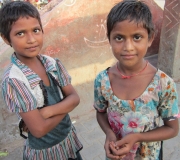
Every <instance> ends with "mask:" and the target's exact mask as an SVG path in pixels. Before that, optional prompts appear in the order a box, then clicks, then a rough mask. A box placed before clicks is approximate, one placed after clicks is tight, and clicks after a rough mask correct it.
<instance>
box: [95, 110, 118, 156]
mask: <svg viewBox="0 0 180 160" xmlns="http://www.w3.org/2000/svg"><path fill="white" fill-rule="evenodd" d="M96 116H97V121H98V123H99V125H100V127H101V129H102V130H103V131H104V133H105V134H106V140H105V144H104V149H105V152H106V156H107V157H108V158H110V159H119V158H120V157H119V156H115V155H113V154H112V153H111V150H110V147H109V145H110V142H112V141H113V142H116V141H117V138H116V135H115V134H114V132H113V131H112V129H111V127H110V125H109V122H108V118H107V113H100V112H96Z"/></svg>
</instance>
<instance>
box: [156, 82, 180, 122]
mask: <svg viewBox="0 0 180 160" xmlns="http://www.w3.org/2000/svg"><path fill="white" fill-rule="evenodd" d="M162 85H163V86H162V88H163V91H162V94H161V96H160V105H159V107H158V111H159V114H160V116H161V117H162V119H163V120H168V121H170V120H173V119H176V118H178V117H179V116H178V115H179V109H178V94H177V91H176V84H175V83H174V81H173V80H172V79H170V80H168V81H166V82H165V83H163V84H162Z"/></svg>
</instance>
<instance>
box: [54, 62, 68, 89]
mask: <svg viewBox="0 0 180 160" xmlns="http://www.w3.org/2000/svg"><path fill="white" fill-rule="evenodd" d="M56 63H57V69H58V77H59V82H60V85H61V86H62V87H64V86H67V85H68V84H70V83H71V76H70V75H69V74H68V72H67V70H66V68H65V67H64V66H63V64H62V63H61V61H60V60H59V59H56Z"/></svg>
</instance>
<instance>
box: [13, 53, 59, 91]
mask: <svg viewBox="0 0 180 160" xmlns="http://www.w3.org/2000/svg"><path fill="white" fill-rule="evenodd" d="M37 57H38V58H39V60H40V61H41V62H42V64H43V66H44V68H45V70H46V72H47V73H48V72H53V71H57V70H56V68H55V66H54V65H53V63H52V62H51V61H50V60H48V59H47V58H46V57H45V56H43V55H41V54H39V55H38V56H37ZM11 62H12V63H13V64H15V65H16V66H17V67H18V68H19V69H20V70H21V71H22V72H23V74H24V75H25V76H26V78H27V80H28V81H29V84H30V86H31V88H32V89H33V88H34V87H36V86H37V85H38V84H39V81H41V78H40V77H39V76H38V75H37V74H36V73H35V72H34V71H33V70H31V69H30V68H29V67H28V66H26V65H25V64H24V63H23V62H21V61H20V60H19V59H18V58H17V57H16V54H15V53H14V54H13V55H12V56H11Z"/></svg>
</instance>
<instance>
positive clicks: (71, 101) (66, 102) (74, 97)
mask: <svg viewBox="0 0 180 160" xmlns="http://www.w3.org/2000/svg"><path fill="white" fill-rule="evenodd" d="M62 90H63V93H64V95H65V99H63V100H62V101H61V102H59V103H57V104H54V105H51V106H48V107H44V108H42V109H40V110H39V111H40V113H41V114H42V115H43V117H44V118H49V117H52V116H56V115H59V114H67V113H69V112H71V111H72V110H73V109H74V108H75V107H76V106H77V105H78V104H79V102H80V98H79V96H78V94H77V93H76V91H75V89H74V88H73V86H72V85H71V84H69V85H67V86H65V87H63V88H62Z"/></svg>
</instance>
